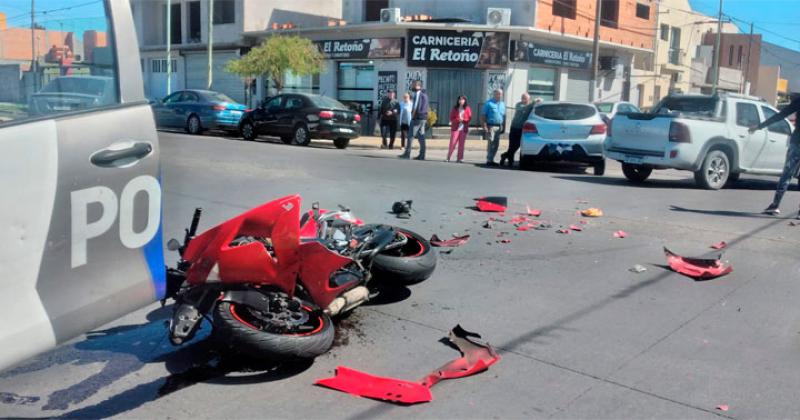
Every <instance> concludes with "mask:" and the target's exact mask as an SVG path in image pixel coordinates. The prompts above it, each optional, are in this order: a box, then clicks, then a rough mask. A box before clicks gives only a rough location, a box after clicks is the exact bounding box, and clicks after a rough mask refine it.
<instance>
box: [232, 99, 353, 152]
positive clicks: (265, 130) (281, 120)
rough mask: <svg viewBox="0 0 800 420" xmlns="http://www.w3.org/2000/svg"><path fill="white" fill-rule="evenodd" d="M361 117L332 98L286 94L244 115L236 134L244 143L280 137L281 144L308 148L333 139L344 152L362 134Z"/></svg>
mask: <svg viewBox="0 0 800 420" xmlns="http://www.w3.org/2000/svg"><path fill="white" fill-rule="evenodd" d="M360 122H361V116H360V115H358V113H356V112H354V111H351V110H349V109H348V108H347V107H346V106H345V105H343V104H342V103H340V102H339V101H337V100H335V99H331V98H328V97H326V96H320V95H310V94H302V93H287V94H283V95H278V96H274V97H272V98H269V99H267V100H266V101H264V102H263V104H262V105H261V106H259V107H258V108H256V109H254V110H252V111H249V112H247V113H245V114H244V115H243V116H242V120H241V122H240V123H239V132H240V133H241V135H242V137H244V138H245V139H246V140H253V139H255V138H256V137H257V136H259V135H267V136H276V137H280V138H281V140H283V142H284V143H286V144H290V143H292V142H294V143H295V144H298V145H300V146H307V145H308V144H309V143H310V142H311V139H328V140H333V144H334V145H336V147H337V148H339V149H344V148H345V147H347V145H348V144H349V143H350V139H354V138H356V137H358V133H360V132H361V123H360Z"/></svg>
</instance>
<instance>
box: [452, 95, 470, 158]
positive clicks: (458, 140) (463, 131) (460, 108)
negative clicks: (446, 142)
mask: <svg viewBox="0 0 800 420" xmlns="http://www.w3.org/2000/svg"><path fill="white" fill-rule="evenodd" d="M470 119H472V109H470V107H469V105H468V104H467V97H466V96H464V95H461V96H459V97H458V99H456V105H455V106H454V107H453V109H452V110H451V111H450V147H448V148H447V161H448V162H450V158H451V157H452V156H453V150H454V149H455V147H456V145H458V160H457V162H458V163H461V162H462V161H463V160H464V143H465V142H466V140H467V132H468V131H469V120H470Z"/></svg>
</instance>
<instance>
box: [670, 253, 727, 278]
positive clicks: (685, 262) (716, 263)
mask: <svg viewBox="0 0 800 420" xmlns="http://www.w3.org/2000/svg"><path fill="white" fill-rule="evenodd" d="M664 254H666V256H667V263H668V264H669V266H670V268H672V269H673V270H674V271H676V272H678V273H681V274H683V275H685V276H687V277H691V278H693V279H695V280H710V279H714V278H717V277H721V276H724V275H727V274H730V273H732V272H733V267H731V266H730V265H727V264H724V263H723V262H722V261H720V260H719V259H702V258H687V257H682V256H680V255H677V254H675V253H673V252H672V251H670V250H668V249H667V248H664Z"/></svg>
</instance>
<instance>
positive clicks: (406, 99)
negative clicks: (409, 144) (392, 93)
mask: <svg viewBox="0 0 800 420" xmlns="http://www.w3.org/2000/svg"><path fill="white" fill-rule="evenodd" d="M411 107H412V102H411V95H410V94H409V93H408V92H406V93H404V94H403V100H402V101H400V147H402V148H405V147H406V138H408V130H409V127H411Z"/></svg>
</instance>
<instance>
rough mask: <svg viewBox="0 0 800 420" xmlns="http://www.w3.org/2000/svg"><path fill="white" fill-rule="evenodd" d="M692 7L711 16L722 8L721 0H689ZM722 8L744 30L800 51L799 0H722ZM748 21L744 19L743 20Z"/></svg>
mask: <svg viewBox="0 0 800 420" xmlns="http://www.w3.org/2000/svg"><path fill="white" fill-rule="evenodd" d="M689 3H690V4H691V5H692V9H694V10H697V11H699V12H700V13H704V14H707V15H711V16H716V15H717V13H718V11H719V0H689ZM722 12H723V13H725V14H727V15H729V16H732V17H734V18H736V19H738V20H734V23H736V24H737V25H738V26H739V28H740V30H741V31H742V32H749V31H750V22H753V23H755V32H756V33H760V34H761V35H762V36H763V37H764V40H765V41H767V42H771V43H773V44H778V45H780V46H782V47H786V48H791V49H793V50H795V51H800V0H723V5H722ZM742 21H744V22H746V23H744V22H742Z"/></svg>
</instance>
